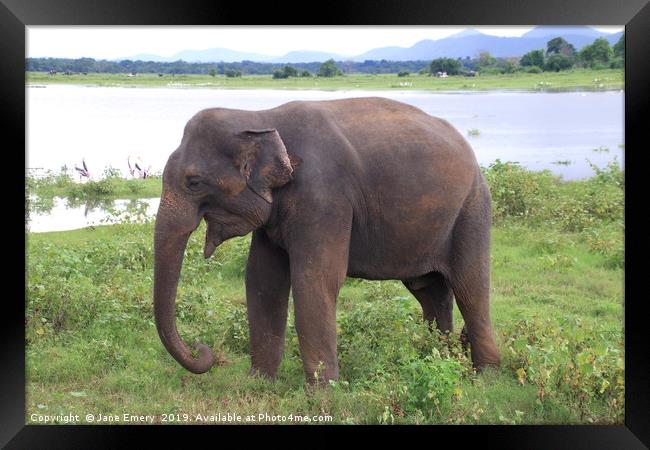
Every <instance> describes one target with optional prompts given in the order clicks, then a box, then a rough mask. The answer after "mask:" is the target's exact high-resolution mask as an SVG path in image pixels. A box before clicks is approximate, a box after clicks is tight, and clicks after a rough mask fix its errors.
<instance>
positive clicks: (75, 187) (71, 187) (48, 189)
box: [25, 168, 162, 203]
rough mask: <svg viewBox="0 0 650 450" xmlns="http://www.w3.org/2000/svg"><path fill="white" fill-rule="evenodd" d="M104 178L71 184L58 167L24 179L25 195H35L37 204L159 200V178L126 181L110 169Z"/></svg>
mask: <svg viewBox="0 0 650 450" xmlns="http://www.w3.org/2000/svg"><path fill="white" fill-rule="evenodd" d="M104 175H105V178H103V179H100V180H94V181H88V182H86V183H83V184H82V183H77V182H75V181H73V179H72V177H71V175H70V173H69V171H68V170H67V169H65V168H62V170H60V171H59V172H53V171H47V172H46V173H44V174H42V175H41V176H39V177H35V176H28V177H26V179H25V183H26V189H27V190H28V191H29V193H30V194H32V195H34V196H37V197H38V201H40V202H41V203H43V202H46V201H47V200H51V199H52V198H53V197H65V198H68V199H70V200H88V199H116V198H126V199H137V198H151V197H160V194H161V192H162V177H160V176H152V177H149V178H145V179H126V178H122V177H121V176H119V175H118V174H117V172H115V171H114V170H113V169H111V168H109V169H106V171H105V174H104ZM106 175H108V176H106Z"/></svg>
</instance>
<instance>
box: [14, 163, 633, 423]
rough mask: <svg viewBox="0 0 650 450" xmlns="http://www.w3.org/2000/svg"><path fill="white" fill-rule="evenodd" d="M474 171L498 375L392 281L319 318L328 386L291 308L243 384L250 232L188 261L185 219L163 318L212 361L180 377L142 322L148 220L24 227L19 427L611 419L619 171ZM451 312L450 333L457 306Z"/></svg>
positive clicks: (149, 271)
mask: <svg viewBox="0 0 650 450" xmlns="http://www.w3.org/2000/svg"><path fill="white" fill-rule="evenodd" d="M485 172H486V175H487V179H488V180H489V182H490V186H491V190H492V192H493V200H494V203H495V204H494V214H495V217H494V220H495V224H494V227H493V230H492V239H493V242H492V299H491V301H492V320H493V323H494V327H495V331H496V333H497V341H498V345H499V346H500V349H501V352H502V358H503V361H502V365H501V367H500V368H498V369H494V370H488V371H486V372H484V373H482V374H478V375H477V374H475V373H474V372H473V371H472V370H471V364H470V362H469V359H468V358H467V355H465V354H464V353H463V351H462V349H461V347H460V344H459V341H458V335H457V334H453V335H452V336H450V337H449V338H444V337H441V336H438V335H437V334H436V333H430V332H429V331H428V329H427V328H426V325H425V324H423V323H422V321H421V311H420V309H419V305H418V304H417V302H416V301H415V299H413V298H412V297H411V296H410V294H409V293H408V291H407V290H406V289H405V288H404V287H403V286H402V284H401V283H400V282H398V281H390V280H389V281H382V282H370V281H364V280H355V279H348V280H347V281H346V283H345V285H344V286H343V288H342V290H341V293H340V295H339V301H338V311H337V323H338V329H337V333H338V348H339V361H340V366H341V367H340V369H341V380H340V381H339V382H338V383H334V384H333V386H331V387H329V388H328V389H319V390H313V389H307V388H306V387H305V385H304V376H303V370H302V363H301V360H300V358H299V352H298V341H297V336H296V332H295V328H294V326H293V318H292V314H290V319H289V326H288V330H287V346H286V351H285V357H284V360H283V362H282V365H281V367H280V371H279V376H278V378H277V380H275V381H273V382H272V381H269V380H265V379H259V378H251V377H249V376H248V375H247V371H248V369H249V367H250V362H249V357H248V353H247V348H248V339H247V321H246V313H245V297H244V278H243V275H244V265H245V261H246V255H247V251H248V243H249V241H250V237H244V238H236V239H232V240H230V241H227V242H225V243H224V244H223V245H222V246H221V247H220V248H219V249H218V250H217V252H216V253H215V255H214V256H213V257H212V258H211V259H208V260H205V259H204V258H203V256H202V253H203V252H202V246H203V233H204V231H205V230H204V225H202V226H201V228H200V229H199V230H198V231H197V233H195V234H193V235H192V237H191V240H190V244H189V246H188V249H187V251H186V258H185V263H184V267H183V273H182V277H181V283H180V285H179V294H178V300H177V306H176V309H177V318H178V327H179V331H180V333H181V335H182V336H183V337H184V338H185V340H186V341H188V342H193V341H195V340H198V341H200V342H204V343H206V344H208V345H210V346H212V347H213V349H214V350H215V352H216V354H217V355H218V359H219V361H220V363H219V364H218V365H217V366H215V367H214V368H213V369H212V370H210V371H209V372H207V373H206V374H203V375H193V374H191V373H189V372H187V371H186V370H184V369H183V368H182V367H180V366H179V365H178V364H177V363H176V362H175V361H174V360H173V358H172V357H171V356H170V355H169V354H168V353H167V351H166V350H165V349H164V347H163V346H162V344H161V343H160V340H159V338H158V335H157V332H156V328H155V324H154V321H153V312H152V299H151V292H152V276H153V265H152V241H153V224H152V223H146V224H120V225H113V226H103V227H94V228H86V229H83V230H75V231H67V232H56V233H39V234H29V235H28V267H27V269H28V286H27V288H28V303H27V308H26V358H27V376H26V379H27V405H26V421H27V422H28V423H37V422H38V416H32V414H36V415H39V414H40V415H44V414H47V415H50V416H53V415H64V414H70V413H71V414H78V415H80V416H81V420H80V422H81V423H85V419H84V417H85V415H86V414H88V413H93V414H95V415H97V414H98V413H102V414H104V415H114V414H117V415H120V416H121V415H122V414H125V413H126V414H138V415H139V414H143V415H147V414H150V415H154V416H155V421H156V422H163V421H164V420H165V419H169V418H170V416H164V415H165V414H167V415H169V414H178V415H179V416H171V417H173V418H175V419H180V421H181V423H185V422H184V420H185V416H184V415H187V418H188V419H192V420H194V419H195V418H196V416H195V415H196V414H199V413H200V414H208V415H209V414H217V413H221V414H222V415H225V414H227V413H231V414H238V415H240V416H242V418H243V420H245V419H246V417H247V416H255V417H256V418H258V414H260V413H261V414H269V415H270V416H272V415H281V416H282V415H284V416H288V415H289V414H293V415H301V416H302V415H308V416H313V415H330V416H331V417H332V422H328V423H346V424H347V423H355V424H376V423H389V424H390V423H450V424H475V423H476V424H522V423H535V424H557V423H564V424H566V423H601V424H602V423H618V424H620V423H623V411H624V409H623V408H624V404H623V391H624V386H623V374H624V367H623V351H624V347H623V259H622V251H621V249H622V242H623V228H622V217H623V215H622V205H623V197H622V192H623V190H622V187H623V178H622V173H621V172H620V170H619V169H618V167H617V166H610V167H609V168H607V169H601V170H600V172H598V173H597V175H596V176H595V177H594V178H592V179H590V180H587V181H583V182H568V183H559V182H557V181H554V180H553V179H552V178H549V174H548V173H545V172H541V173H538V172H528V171H525V170H523V169H521V168H519V167H517V166H516V165H511V164H503V163H495V164H494V165H492V166H491V167H489V168H486V169H485ZM551 199H552V201H551ZM569 200H571V201H569ZM607 205H609V206H607ZM576 211H577V212H576ZM569 217H570V220H569ZM290 308H291V310H292V305H290ZM454 321H455V326H456V329H457V330H460V328H461V327H462V318H461V316H460V314H459V313H458V310H457V309H456V310H455V311H454ZM59 421H61V420H59ZM168 422H169V420H167V422H165V423H168ZM120 423H123V422H121V421H120ZM174 423H175V422H174ZM191 423H195V422H194V421H193V422H191ZM221 423H223V422H221ZM256 423H257V422H256ZM276 423H277V422H276ZM283 423H294V422H289V421H288V419H287V422H283Z"/></svg>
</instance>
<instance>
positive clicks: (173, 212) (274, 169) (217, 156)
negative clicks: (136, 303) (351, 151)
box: [153, 109, 293, 373]
mask: <svg viewBox="0 0 650 450" xmlns="http://www.w3.org/2000/svg"><path fill="white" fill-rule="evenodd" d="M240 114H241V113H240ZM233 116H234V114H233V113H232V112H231V113H229V112H228V111H227V110H218V109H217V110H205V111H202V112H200V113H198V114H197V115H196V116H194V117H193V118H192V119H191V120H190V121H189V122H188V124H187V125H186V127H185V131H184V134H183V139H182V141H181V144H180V146H179V147H178V149H176V151H174V152H173V153H172V154H171V156H170V157H169V160H168V161H167V165H166V166H165V170H164V172H163V189H162V196H161V201H160V206H159V209H158V214H157V217H156V228H155V241H154V253H155V255H154V290H153V297H154V313H155V317H156V326H157V328H158V334H159V335H160V339H161V340H162V342H163V344H164V345H165V347H166V348H167V350H168V351H169V353H170V354H171V355H172V356H173V357H174V358H175V359H176V360H177V361H178V362H179V363H180V364H181V365H182V366H183V367H185V368H186V369H187V370H189V371H191V372H194V373H203V372H205V371H207V370H208V369H210V367H211V366H212V364H213V362H214V356H213V354H212V351H211V350H210V348H209V347H208V346H206V345H204V344H198V343H197V344H195V348H196V350H197V352H198V356H196V357H194V356H193V355H192V353H191V350H190V348H189V347H188V346H187V345H186V344H185V342H183V340H182V339H181V337H180V336H179V334H178V331H177V329H176V318H175V300H176V289H177V286H178V280H179V275H180V271H181V267H182V263H183V254H184V251H185V248H186V245H187V241H188V239H189V237H190V234H191V233H192V232H193V231H194V230H196V228H197V227H198V226H199V224H200V222H201V220H205V221H206V223H207V232H206V237H205V251H204V255H205V257H206V258H208V257H210V255H212V253H213V252H214V250H215V249H216V247H217V246H218V245H219V244H221V243H222V242H223V241H224V240H226V239H229V238H231V237H234V236H243V235H246V234H248V233H249V232H251V231H252V230H254V229H256V228H258V227H260V226H262V225H264V224H265V223H266V222H267V220H268V219H269V216H270V213H271V206H272V202H273V189H274V188H278V187H280V186H283V185H285V184H286V183H288V182H289V180H290V178H291V174H292V172H293V168H292V165H291V161H290V160H289V156H288V154H287V150H286V148H285V146H284V143H283V141H282V139H281V138H280V135H279V134H278V132H277V131H276V130H275V129H273V128H265V127H260V126H259V123H257V122H256V121H255V120H254V119H255V117H253V118H252V119H251V118H249V117H246V116H244V117H237V116H234V117H233ZM255 125H258V126H255Z"/></svg>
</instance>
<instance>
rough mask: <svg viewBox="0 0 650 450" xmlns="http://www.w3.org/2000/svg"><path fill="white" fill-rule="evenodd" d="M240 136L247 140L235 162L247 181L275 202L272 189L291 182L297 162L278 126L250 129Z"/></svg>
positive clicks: (266, 198) (264, 197)
mask: <svg viewBox="0 0 650 450" xmlns="http://www.w3.org/2000/svg"><path fill="white" fill-rule="evenodd" d="M239 136H240V137H241V138H242V139H243V141H244V142H243V145H242V150H241V152H240V155H239V157H238V158H237V159H236V161H235V164H236V165H237V166H238V167H239V170H240V172H241V174H242V176H243V177H244V178H246V184H247V185H248V186H249V187H250V188H251V189H252V190H253V191H254V192H256V193H257V194H258V195H259V196H260V197H262V198H263V199H264V200H266V201H267V202H269V203H271V202H272V201H273V197H272V196H271V190H272V189H273V188H277V187H280V186H284V185H285V184H287V183H288V182H289V180H290V179H291V174H292V173H293V167H292V166H296V165H297V164H295V163H294V164H292V160H291V159H290V158H289V155H288V154H287V149H286V148H285V146H284V142H282V138H280V135H279V134H278V131H277V130H276V129H275V128H269V129H263V130H246V131H244V132H242V133H240V134H239Z"/></svg>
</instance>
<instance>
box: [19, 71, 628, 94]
mask: <svg viewBox="0 0 650 450" xmlns="http://www.w3.org/2000/svg"><path fill="white" fill-rule="evenodd" d="M25 78H26V83H27V84H29V85H46V84H81V85H88V86H119V87H204V88H213V89H215V88H216V89H316V90H356V89H360V90H390V89H396V90H415V91H422V90H424V91H457V90H470V91H471V90H476V91H482V90H490V89H517V90H534V91H554V90H577V89H582V90H608V89H623V84H624V73H623V71H622V70H618V69H606V70H591V69H575V70H569V71H564V72H543V73H539V74H532V73H523V72H519V73H515V74H504V75H480V76H477V77H464V76H452V77H448V78H437V77H430V76H426V75H411V76H408V77H398V76H397V74H387V75H371V74H349V75H345V76H340V77H334V78H319V77H310V78H287V79H277V80H274V79H273V78H272V77H271V75H257V76H243V77H237V78H227V77H225V76H223V75H218V76H215V77H212V76H210V75H167V74H165V75H164V76H162V77H160V76H158V74H138V75H137V76H134V77H129V76H128V75H127V74H109V73H100V74H96V73H89V74H88V75H83V74H74V75H64V74H56V75H48V74H47V73H44V72H27V73H26V75H25Z"/></svg>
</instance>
